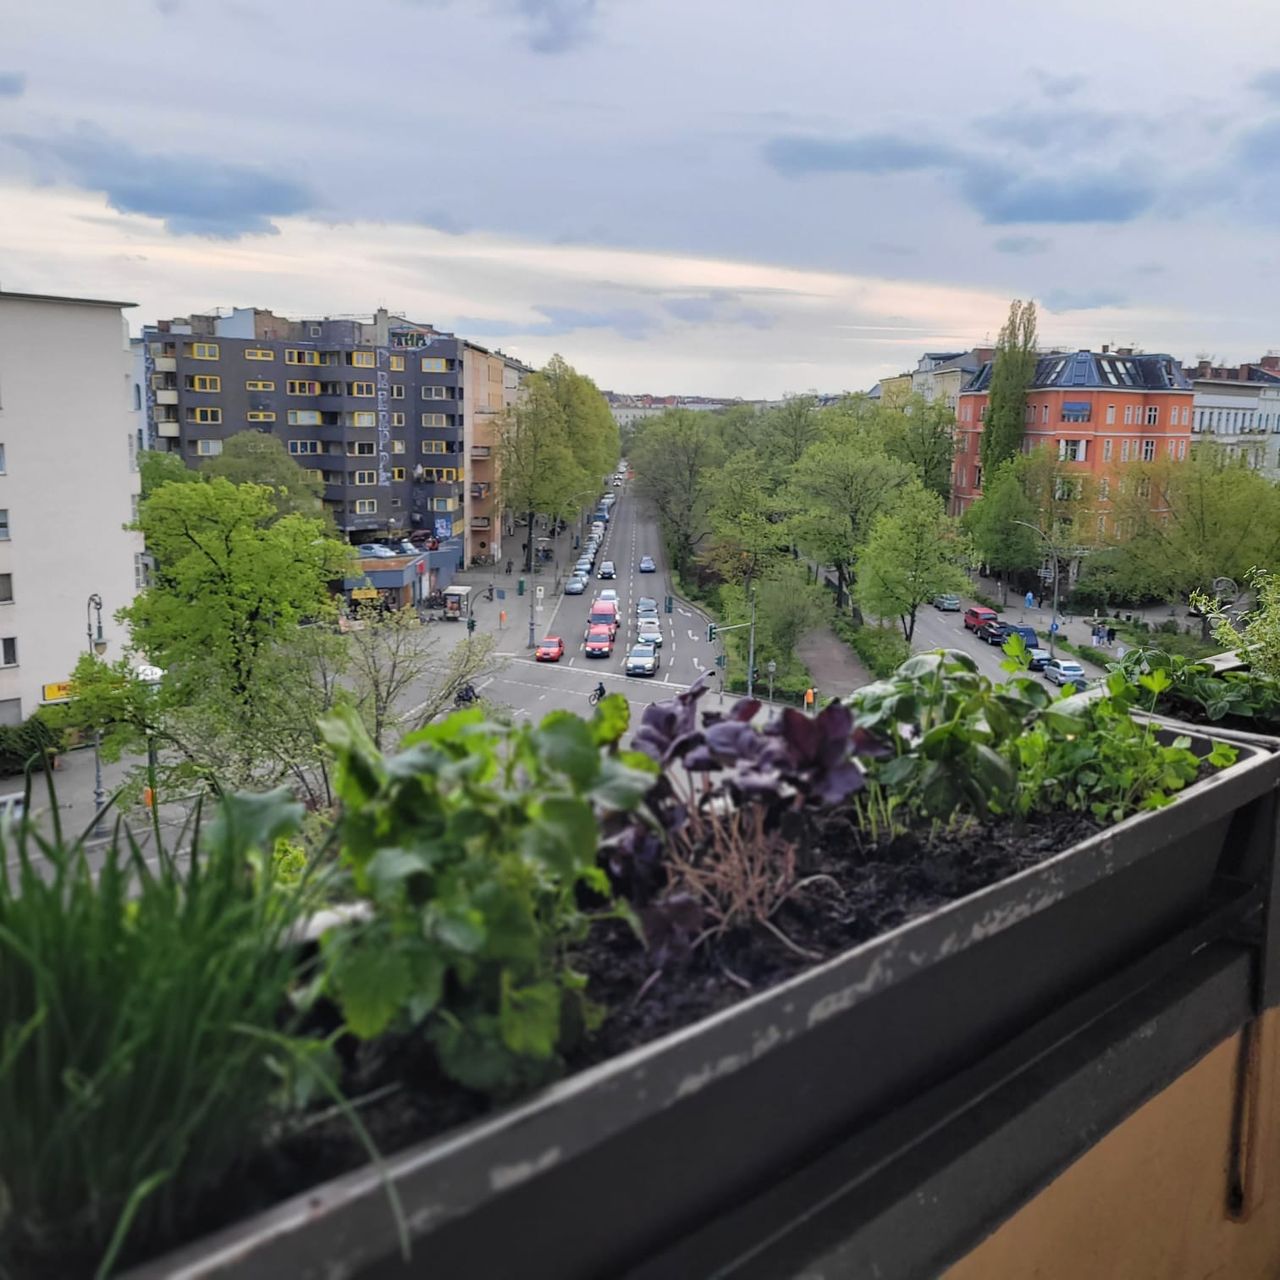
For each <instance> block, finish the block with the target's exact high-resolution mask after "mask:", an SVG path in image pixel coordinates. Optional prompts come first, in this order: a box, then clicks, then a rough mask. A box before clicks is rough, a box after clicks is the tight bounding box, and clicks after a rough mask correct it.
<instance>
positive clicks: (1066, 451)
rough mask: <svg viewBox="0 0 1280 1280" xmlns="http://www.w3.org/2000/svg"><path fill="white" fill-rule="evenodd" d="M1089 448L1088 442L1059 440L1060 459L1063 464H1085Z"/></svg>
mask: <svg viewBox="0 0 1280 1280" xmlns="http://www.w3.org/2000/svg"><path fill="white" fill-rule="evenodd" d="M1088 448H1089V442H1088V441H1087V440H1059V441H1058V457H1059V459H1060V460H1061V461H1063V462H1084V461H1085V460H1086V455H1087V453H1088Z"/></svg>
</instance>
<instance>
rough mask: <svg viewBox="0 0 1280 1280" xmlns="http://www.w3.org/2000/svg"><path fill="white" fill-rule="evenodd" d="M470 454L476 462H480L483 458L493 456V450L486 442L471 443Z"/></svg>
mask: <svg viewBox="0 0 1280 1280" xmlns="http://www.w3.org/2000/svg"><path fill="white" fill-rule="evenodd" d="M471 456H472V457H473V458H474V459H475V460H476V461H477V462H482V461H483V460H484V459H485V458H491V457H493V450H492V449H491V448H490V447H489V446H488V445H487V444H473V445H472V446H471Z"/></svg>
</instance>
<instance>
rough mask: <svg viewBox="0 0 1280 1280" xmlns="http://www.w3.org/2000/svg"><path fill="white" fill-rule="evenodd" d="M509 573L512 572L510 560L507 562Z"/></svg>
mask: <svg viewBox="0 0 1280 1280" xmlns="http://www.w3.org/2000/svg"><path fill="white" fill-rule="evenodd" d="M507 572H508V573H510V572H511V561H510V560H508V561H507Z"/></svg>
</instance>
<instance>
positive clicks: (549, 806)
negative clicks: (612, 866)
mask: <svg viewBox="0 0 1280 1280" xmlns="http://www.w3.org/2000/svg"><path fill="white" fill-rule="evenodd" d="M530 817H531V819H532V821H531V822H530V824H529V826H528V827H527V828H526V829H525V831H524V832H523V833H522V839H521V845H522V847H523V849H524V851H525V853H526V854H528V855H529V856H530V857H533V858H537V859H538V860H540V861H541V862H544V863H546V865H547V866H549V867H550V868H551V869H552V870H553V871H555V872H556V873H557V874H558V875H559V876H560V877H561V878H562V879H564V880H571V879H572V878H573V876H574V874H575V873H576V872H577V870H578V868H579V867H584V866H590V865H591V864H592V863H594V862H595V856H596V846H597V843H598V838H599V833H598V831H597V828H596V820H595V815H594V814H593V813H592V811H591V805H590V804H589V803H588V802H587V801H586V800H582V799H578V798H575V797H571V796H548V797H547V798H546V799H545V800H542V801H540V802H538V803H535V804H534V805H533V806H532V808H531V811H530Z"/></svg>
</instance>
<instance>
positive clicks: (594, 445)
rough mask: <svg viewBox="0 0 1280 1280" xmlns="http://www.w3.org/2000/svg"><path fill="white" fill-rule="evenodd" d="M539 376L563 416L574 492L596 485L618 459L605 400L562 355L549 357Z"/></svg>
mask: <svg viewBox="0 0 1280 1280" xmlns="http://www.w3.org/2000/svg"><path fill="white" fill-rule="evenodd" d="M542 376H543V378H544V379H545V380H546V381H547V383H548V385H549V386H550V388H551V394H552V395H553V396H554V397H555V400H556V403H557V404H558V405H559V406H560V409H561V411H562V412H563V414H564V422H565V430H566V432H567V434H568V440H569V447H570V449H571V450H572V451H573V456H574V460H575V462H576V463H577V471H578V474H577V475H576V476H575V477H574V485H573V487H574V489H575V490H581V489H583V488H585V487H588V486H594V485H598V484H599V483H600V482H601V480H602V479H603V478H604V477H605V476H606V475H609V474H610V473H612V471H613V469H614V467H615V466H616V465H617V462H618V458H619V457H620V456H621V454H620V453H619V436H618V424H617V423H616V422H615V421H614V418H613V414H612V413H611V412H610V410H609V403H608V401H607V400H605V398H604V396H602V395H601V394H600V390H599V388H598V387H597V386H596V384H595V383H594V382H592V381H591V379H590V378H588V377H587V376H586V375H585V374H582V373H579V372H578V371H577V370H576V369H574V368H573V367H572V366H571V365H569V364H567V363H566V362H565V360H564V359H563V358H562V357H561V356H558V355H556V356H552V357H551V359H550V360H549V361H548V362H547V364H546V367H545V368H544V369H543V370H542ZM579 509H581V508H579ZM553 514H560V515H565V514H568V513H567V512H564V511H561V512H556V513H553Z"/></svg>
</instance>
